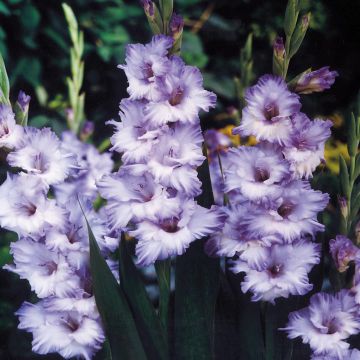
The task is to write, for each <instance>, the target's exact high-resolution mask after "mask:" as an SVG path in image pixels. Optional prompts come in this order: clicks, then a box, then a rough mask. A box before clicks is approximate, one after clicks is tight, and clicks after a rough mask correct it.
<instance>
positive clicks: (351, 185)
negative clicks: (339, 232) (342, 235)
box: [346, 156, 356, 236]
mask: <svg viewBox="0 0 360 360" xmlns="http://www.w3.org/2000/svg"><path fill="white" fill-rule="evenodd" d="M355 180H356V179H355V156H351V157H350V172H349V194H347V217H346V233H347V235H348V236H349V235H350V230H351V225H352V221H351V220H352V219H351V216H350V214H351V212H352V211H351V198H352V192H353V188H354V184H355Z"/></svg>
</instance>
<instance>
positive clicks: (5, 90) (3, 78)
mask: <svg viewBox="0 0 360 360" xmlns="http://www.w3.org/2000/svg"><path fill="white" fill-rule="evenodd" d="M0 89H1V93H2V94H1V95H2V96H1V97H3V98H4V99H2V102H4V103H5V104H10V100H9V93H10V84H9V78H8V75H7V72H6V67H5V63H4V59H3V57H2V56H1V54H0Z"/></svg>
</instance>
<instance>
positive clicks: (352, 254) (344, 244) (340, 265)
mask: <svg viewBox="0 0 360 360" xmlns="http://www.w3.org/2000/svg"><path fill="white" fill-rule="evenodd" d="M329 245H330V253H331V256H332V258H333V259H334V262H335V265H336V268H337V269H338V270H339V271H340V272H344V271H346V270H347V269H348V267H349V263H350V262H351V261H354V260H355V259H356V257H357V256H358V254H359V250H360V249H359V248H358V247H356V246H355V245H354V244H353V243H352V242H351V240H350V239H348V238H347V237H346V236H343V235H337V236H336V238H335V239H332V240H330V243H329Z"/></svg>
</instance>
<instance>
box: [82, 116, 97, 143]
mask: <svg viewBox="0 0 360 360" xmlns="http://www.w3.org/2000/svg"><path fill="white" fill-rule="evenodd" d="M94 128H95V125H94V123H93V122H92V121H88V120H86V121H85V122H84V125H83V127H82V129H81V131H80V139H81V140H82V141H86V140H87V139H89V137H90V136H91V135H92V134H93V133H94Z"/></svg>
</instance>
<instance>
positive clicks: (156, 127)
mask: <svg viewBox="0 0 360 360" xmlns="http://www.w3.org/2000/svg"><path fill="white" fill-rule="evenodd" d="M175 20H176V19H175ZM172 25H174V24H172ZM171 46H172V39H171V38H169V37H166V36H155V37H154V38H153V39H152V41H151V42H150V44H147V45H129V47H128V50H127V55H126V65H123V66H120V68H122V69H124V71H125V73H126V75H127V77H128V81H129V88H128V92H129V94H130V98H129V99H125V100H123V101H122V102H121V104H120V110H121V112H120V117H121V120H122V122H121V123H118V122H115V121H111V124H112V125H114V126H115V134H114V135H113V136H112V137H111V142H112V144H113V148H112V149H113V150H115V151H118V152H120V153H121V154H122V161H123V163H124V165H123V167H122V168H120V170H119V172H118V173H117V174H113V175H110V176H104V177H103V178H102V179H101V180H100V181H98V188H99V191H100V193H101V195H102V196H103V197H104V198H105V199H106V200H107V201H108V202H107V206H106V208H105V211H106V213H107V216H108V219H109V220H110V225H111V228H112V229H113V230H123V229H124V228H125V227H127V228H128V229H130V230H131V231H130V234H131V235H132V236H134V237H136V238H137V240H138V243H137V245H136V255H137V257H138V263H139V264H141V265H149V264H151V263H153V262H155V261H156V260H158V259H166V258H168V257H171V256H174V255H181V254H183V253H184V252H185V250H186V249H187V248H188V247H189V245H190V243H191V242H193V241H194V240H196V239H199V238H202V237H204V236H207V235H210V234H211V233H213V232H215V231H219V230H220V228H221V227H222V225H223V221H224V213H223V212H220V211H219V210H218V209H217V208H216V207H212V208H211V209H206V208H203V207H201V206H199V205H198V204H197V203H196V202H195V201H194V196H197V195H199V194H200V193H201V183H200V181H199V179H198V177H197V172H196V168H197V167H198V166H200V165H201V164H202V162H203V161H204V159H205V157H204V156H203V155H202V148H201V145H202V142H203V137H202V135H201V130H200V122H199V115H198V113H199V111H200V110H201V109H203V110H205V111H207V110H208V109H209V108H210V107H213V106H214V105H215V99H216V97H215V95H214V94H213V93H210V92H208V91H206V90H204V89H203V86H202V76H201V74H200V71H199V70H198V69H197V68H195V67H192V66H186V65H185V64H184V62H183V61H182V60H181V59H180V58H179V57H177V56H171V57H169V54H168V53H167V51H168V49H169V48H170V47H171Z"/></svg>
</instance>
